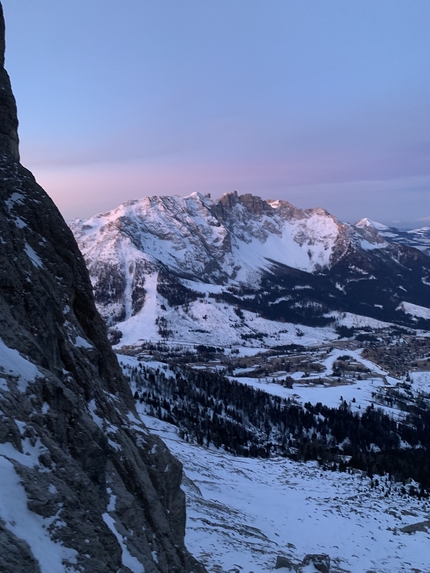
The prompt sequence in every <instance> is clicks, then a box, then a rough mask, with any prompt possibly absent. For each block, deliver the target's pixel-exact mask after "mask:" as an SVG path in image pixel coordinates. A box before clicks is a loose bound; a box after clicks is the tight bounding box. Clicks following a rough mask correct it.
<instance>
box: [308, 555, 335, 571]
mask: <svg viewBox="0 0 430 573" xmlns="http://www.w3.org/2000/svg"><path fill="white" fill-rule="evenodd" d="M310 564H312V565H313V566H314V567H315V569H316V570H317V571H321V573H330V557H329V556H328V555H327V554H326V553H313V554H309V555H305V557H304V559H303V562H302V565H303V567H306V565H310Z"/></svg>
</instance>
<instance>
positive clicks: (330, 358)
mask: <svg viewBox="0 0 430 573" xmlns="http://www.w3.org/2000/svg"><path fill="white" fill-rule="evenodd" d="M342 353H343V354H345V350H339V349H332V350H331V351H330V352H329V353H328V355H327V358H326V360H325V362H324V365H325V366H326V368H327V369H331V368H332V366H333V363H334V361H335V360H336V359H338V357H339V356H340V355H341V354H342ZM347 353H348V354H349V355H350V356H351V357H352V358H353V359H354V360H356V361H357V362H361V363H362V364H363V365H364V366H369V367H371V370H372V374H371V376H369V378H366V379H364V380H360V381H359V380H356V381H354V382H353V383H350V384H343V385H338V386H334V387H333V386H323V385H318V384H315V385H312V384H309V382H303V383H301V381H300V380H301V376H300V375H301V373H300V372H297V373H294V374H293V378H294V379H295V382H294V388H293V389H289V388H284V387H282V386H281V385H279V384H276V383H272V382H271V381H270V377H269V378H268V379H267V380H266V379H260V380H258V379H255V378H237V380H238V381H240V382H242V383H244V384H249V385H252V386H254V387H256V388H259V389H261V390H264V391H265V392H268V393H273V394H276V395H280V396H283V397H285V398H286V397H290V398H294V399H295V400H296V401H297V402H299V403H305V402H308V401H309V402H311V403H313V404H315V403H317V402H321V403H322V404H324V405H327V406H330V407H334V408H337V407H338V406H339V404H340V401H341V397H342V399H343V400H346V401H347V402H348V403H349V404H350V406H351V408H352V410H353V411H358V410H359V409H360V408H362V409H365V408H366V407H367V406H368V405H369V403H370V402H372V396H371V393H372V392H373V391H374V390H376V389H380V388H381V387H383V386H384V384H393V385H394V384H395V383H396V382H398V380H396V379H394V378H391V377H389V376H388V375H387V373H386V372H385V371H384V370H383V369H381V368H379V367H377V366H376V365H375V364H373V363H371V362H370V361H367V360H365V359H364V358H362V357H361V355H360V352H359V351H355V350H348V351H347ZM119 358H120V361H121V362H122V363H124V364H128V365H129V366H133V365H137V360H136V359H135V358H132V357H129V356H127V357H125V356H119ZM145 365H146V366H147V367H150V368H154V369H155V368H160V367H163V365H162V364H161V363H156V362H146V363H145ZM164 368H165V370H166V375H169V369H168V368H167V369H166V367H164ZM411 378H412V380H413V386H414V388H415V389H416V390H423V391H426V392H428V391H429V390H430V372H413V373H411ZM136 407H137V409H138V412H139V413H140V415H141V418H142V420H143V421H144V423H145V424H146V425H147V427H148V428H149V429H150V430H151V431H152V432H153V433H156V434H158V435H159V436H160V437H161V438H162V439H163V440H164V441H165V442H166V444H167V446H168V447H169V449H170V450H171V451H172V452H173V454H174V455H175V456H176V457H178V458H179V460H180V461H181V462H182V464H183V466H184V478H183V489H184V490H185V492H186V495H187V533H186V543H187V547H188V548H189V550H190V551H191V552H192V553H193V555H195V557H196V558H197V559H199V560H200V561H202V562H203V563H204V564H205V566H206V567H207V569H208V571H209V573H233V572H234V573H250V572H252V573H270V572H272V573H273V572H274V571H275V570H277V569H276V568H275V566H276V561H277V558H278V557H284V558H286V559H288V560H289V561H288V562H289V563H290V564H291V567H299V569H297V570H298V571H300V573H302V572H303V573H304V572H306V573H317V569H315V568H314V567H313V566H312V565H308V566H306V567H300V565H301V563H302V561H303V559H304V558H305V556H306V555H309V554H327V555H329V557H330V560H331V569H330V572H331V573H336V572H337V573H341V572H349V573H400V572H408V573H412V572H422V573H429V572H430V565H429V557H428V556H429V547H430V545H429V542H430V501H429V500H425V499H423V500H419V499H418V498H416V497H411V496H409V495H406V494H405V491H404V490H403V489H402V488H403V484H401V483H396V482H391V481H390V480H389V479H388V477H387V476H384V477H380V476H376V477H374V478H373V479H370V478H369V477H368V476H367V475H366V474H365V473H363V472H361V471H358V470H352V472H351V473H347V472H345V473H344V472H339V471H331V470H326V469H323V468H322V467H320V466H319V465H318V464H317V463H316V462H308V463H303V462H295V461H293V460H289V459H285V458H281V457H273V458H269V459H261V458H243V457H235V456H233V455H231V454H228V453H226V452H225V451H222V450H216V449H215V448H213V447H211V448H209V449H208V448H203V447H200V446H198V445H196V444H195V443H189V442H187V441H185V440H183V439H182V438H181V437H180V436H179V433H178V430H177V428H176V427H174V426H172V425H170V424H167V423H166V422H162V421H160V420H158V419H155V418H152V417H149V416H147V415H145V414H144V405H143V404H140V403H139V402H137V404H136ZM384 410H386V411H387V412H388V411H390V413H391V415H393V414H394V415H396V414H399V412H396V411H394V410H393V409H389V408H384ZM406 487H408V486H407V485H406ZM279 571H285V572H287V571H296V569H288V568H281V569H279Z"/></svg>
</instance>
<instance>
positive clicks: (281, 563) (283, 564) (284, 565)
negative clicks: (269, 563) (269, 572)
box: [275, 555, 297, 572]
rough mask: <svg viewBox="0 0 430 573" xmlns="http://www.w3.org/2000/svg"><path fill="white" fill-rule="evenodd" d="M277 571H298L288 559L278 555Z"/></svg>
mask: <svg viewBox="0 0 430 573" xmlns="http://www.w3.org/2000/svg"><path fill="white" fill-rule="evenodd" d="M275 569H286V570H287V571H293V572H296V571H297V567H296V565H295V564H294V563H293V562H292V561H291V559H289V558H288V557H284V556H283V555H278V556H277V558H276V565H275Z"/></svg>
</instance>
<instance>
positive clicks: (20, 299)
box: [0, 5, 203, 573]
mask: <svg viewBox="0 0 430 573" xmlns="http://www.w3.org/2000/svg"><path fill="white" fill-rule="evenodd" d="M4 42H5V40H4V21H3V11H2V8H1V5H0V571H5V572H6V571H7V572H8V573H27V572H28V573H30V572H31V573H62V572H63V571H64V572H74V571H76V572H77V571H79V572H88V573H89V572H91V573H108V572H112V573H130V572H132V573H141V572H143V571H145V572H146V573H160V572H163V573H174V572H178V573H179V572H184V573H185V572H191V571H193V572H194V573H197V572H200V571H203V569H202V568H201V567H200V565H199V564H197V563H196V562H195V561H194V559H193V558H192V557H191V556H190V555H189V554H188V552H187V551H186V549H185V547H184V531H185V503H184V494H183V492H182V490H181V489H180V483H181V471H182V468H181V464H180V463H179V462H178V461H177V460H176V459H175V458H173V457H172V455H171V454H170V453H169V451H168V450H167V448H166V446H165V445H164V444H163V443H162V442H161V441H160V440H159V439H158V438H155V437H153V436H151V435H150V434H149V433H148V431H147V430H146V428H145V427H144V426H143V425H142V424H141V422H140V421H139V419H138V418H137V415H136V412H135V409H134V403H133V400H132V396H131V394H130V390H129V388H128V385H127V383H126V381H125V380H124V378H123V376H122V373H121V370H120V368H119V366H118V363H117V360H116V357H115V355H114V353H113V352H112V350H111V349H110V346H109V343H108V341H107V337H106V330H105V326H104V324H103V322H102V320H101V319H100V317H99V315H98V313H97V311H96V308H95V306H94V301H93V295H92V289H91V284H90V281H89V278H88V274H87V271H86V268H85V263H84V260H83V258H82V256H81V254H80V252H79V250H78V247H77V245H76V242H75V240H74V238H73V235H72V233H71V231H70V230H69V228H68V227H67V225H66V224H65V222H64V220H63V219H62V217H61V215H60V213H59V211H58V210H57V208H56V207H55V205H54V204H53V202H52V201H51V200H50V198H49V197H48V196H47V194H46V193H45V192H44V191H43V189H42V188H41V187H40V186H39V185H38V184H37V183H36V181H35V179H34V177H33V176H32V174H31V173H30V172H29V171H27V170H26V169H25V168H24V167H22V165H21V164H20V163H19V152H18V135H17V127H18V121H17V114H16V105H15V99H14V97H13V94H12V90H11V87H10V81H9V77H8V75H7V73H6V71H5V70H4V67H3V64H4Z"/></svg>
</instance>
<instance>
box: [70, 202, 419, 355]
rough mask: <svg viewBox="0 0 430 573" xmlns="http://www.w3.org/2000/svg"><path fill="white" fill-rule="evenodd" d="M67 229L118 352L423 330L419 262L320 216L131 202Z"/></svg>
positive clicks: (275, 205) (234, 205)
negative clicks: (345, 328)
mask: <svg viewBox="0 0 430 573" xmlns="http://www.w3.org/2000/svg"><path fill="white" fill-rule="evenodd" d="M70 226H71V229H72V231H73V233H74V235H75V237H76V239H77V241H78V244H79V247H80V249H81V251H82V253H83V256H84V258H85V261H86V264H87V267H88V269H89V273H90V277H91V281H92V284H93V288H94V293H95V300H96V304H97V307H98V309H99V312H100V313H101V315H102V316H103V318H104V319H105V321H106V322H107V323H108V325H109V326H110V327H111V328H112V341H113V342H115V343H116V344H119V347H127V346H139V345H141V344H142V343H145V341H147V340H149V339H150V340H151V341H154V340H160V341H169V342H173V343H186V344H217V345H222V346H226V345H241V344H243V343H249V344H251V343H253V344H254V343H258V344H260V345H263V346H270V345H273V344H278V345H279V344H289V343H291V342H294V343H295V342H297V340H296V334H297V332H298V333H299V335H300V336H301V335H302V334H303V333H306V329H304V328H302V327H306V328H315V327H318V328H324V329H325V334H324V333H322V334H324V336H326V339H327V340H329V339H330V337H331V336H332V335H333V333H335V332H336V331H337V329H338V328H339V326H342V324H343V323H342V321H344V318H345V315H348V316H349V317H351V316H352V315H353V317H354V318H353V320H354V321H355V322H357V321H358V322H360V324H362V325H363V326H365V325H368V326H369V325H371V324H374V322H372V321H375V320H377V321H379V322H380V323H382V322H385V323H394V324H397V325H399V326H402V327H413V328H424V329H428V328H430V322H429V318H430V310H429V308H428V306H429V305H428V301H429V300H430V258H429V257H428V256H427V255H426V254H425V252H422V250H419V249H417V248H414V247H413V246H411V244H408V243H404V244H402V243H401V241H400V240H398V241H397V242H396V244H395V243H393V242H392V241H388V240H387V237H386V236H384V235H383V234H382V233H381V232H380V231H379V230H378V229H377V228H375V226H372V225H369V224H365V222H363V221H361V222H360V223H358V224H356V225H350V224H347V223H343V222H341V221H339V220H338V219H336V217H334V216H333V215H330V213H328V212H327V211H326V210H325V209H322V208H315V209H305V210H302V209H298V208H296V207H294V206H293V205H291V204H290V203H288V202H287V201H281V200H264V199H261V198H260V197H256V196H253V195H249V194H246V195H239V194H238V193H236V192H233V193H228V194H225V195H224V196H222V197H221V198H220V199H218V200H212V199H211V198H210V197H209V196H208V195H203V194H199V193H193V194H192V195H190V196H188V197H178V196H172V197H156V196H155V197H146V198H144V199H140V200H135V201H129V202H128V203H124V204H123V205H121V206H119V207H118V208H117V209H114V210H112V211H110V212H108V213H102V214H99V215H95V216H94V217H91V218H90V219H87V220H75V221H72V222H71V223H70ZM348 321H349V322H350V318H348ZM288 325H299V327H300V330H297V327H296V326H294V327H291V326H288ZM309 336H311V337H312V336H314V335H313V334H312V333H311V331H309Z"/></svg>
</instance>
